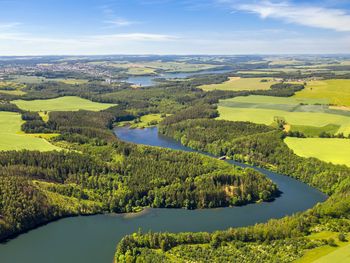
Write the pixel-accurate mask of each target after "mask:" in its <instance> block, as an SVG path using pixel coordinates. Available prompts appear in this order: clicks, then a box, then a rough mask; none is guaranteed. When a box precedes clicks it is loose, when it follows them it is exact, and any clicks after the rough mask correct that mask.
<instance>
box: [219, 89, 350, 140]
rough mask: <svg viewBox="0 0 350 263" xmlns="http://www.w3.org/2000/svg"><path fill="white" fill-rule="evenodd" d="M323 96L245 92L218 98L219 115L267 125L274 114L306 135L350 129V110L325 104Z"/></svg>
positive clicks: (349, 130) (326, 101)
mask: <svg viewBox="0 0 350 263" xmlns="http://www.w3.org/2000/svg"><path fill="white" fill-rule="evenodd" d="M327 103H328V100H327V99H314V98H296V97H288V98H284V97H271V96H246V97H236V98H232V99H226V100H221V101H220V103H219V106H220V107H219V111H220V115H221V118H223V119H230V120H245V121H251V122H255V123H262V124H267V125H270V124H272V123H273V122H274V118H275V117H279V118H282V119H284V120H285V121H286V122H287V123H288V124H289V126H291V129H290V130H291V131H300V132H303V133H304V134H305V135H307V136H311V137H312V136H319V134H320V133H321V132H327V133H330V134H335V133H337V132H344V133H346V134H348V133H349V132H350V123H349V121H350V111H345V110H344V109H343V108H334V107H329V106H328V105H327Z"/></svg>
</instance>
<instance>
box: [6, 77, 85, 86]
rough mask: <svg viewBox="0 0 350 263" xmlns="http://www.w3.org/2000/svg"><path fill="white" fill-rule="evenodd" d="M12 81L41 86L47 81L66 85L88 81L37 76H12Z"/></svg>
mask: <svg viewBox="0 0 350 263" xmlns="http://www.w3.org/2000/svg"><path fill="white" fill-rule="evenodd" d="M11 79H12V81H14V82H17V83H28V84H39V83H42V82H47V81H57V82H63V83H65V84H71V85H74V84H85V83H87V82H88V80H85V79H73V78H45V77H37V76H24V75H15V76H11Z"/></svg>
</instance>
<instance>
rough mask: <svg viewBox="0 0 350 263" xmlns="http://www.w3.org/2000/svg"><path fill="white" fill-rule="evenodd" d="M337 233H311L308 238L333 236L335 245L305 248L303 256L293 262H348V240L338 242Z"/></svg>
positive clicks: (349, 245) (349, 252)
mask: <svg viewBox="0 0 350 263" xmlns="http://www.w3.org/2000/svg"><path fill="white" fill-rule="evenodd" d="M338 235H339V233H337V232H329V231H324V232H320V233H313V234H311V235H310V236H308V238H309V239H310V240H328V239H329V238H333V239H334V240H335V244H336V246H329V245H324V246H321V247H317V248H314V249H310V250H307V251H306V253H305V254H304V256H303V257H301V258H300V259H298V260H296V261H294V263H333V262H334V263H347V262H350V244H349V242H340V241H339V240H338Z"/></svg>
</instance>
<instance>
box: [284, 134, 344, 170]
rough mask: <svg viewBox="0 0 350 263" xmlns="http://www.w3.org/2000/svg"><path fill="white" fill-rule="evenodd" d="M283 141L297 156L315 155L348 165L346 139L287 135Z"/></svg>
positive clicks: (328, 160)
mask: <svg viewBox="0 0 350 263" xmlns="http://www.w3.org/2000/svg"><path fill="white" fill-rule="evenodd" d="M285 143H286V144H287V145H288V147H289V148H290V149H292V150H293V151H294V153H295V154H297V155H299V156H302V157H315V158H317V159H320V160H322V161H325V162H331V163H333V164H345V165H347V166H350V140H348V139H336V138H294V137H288V138H286V139H285Z"/></svg>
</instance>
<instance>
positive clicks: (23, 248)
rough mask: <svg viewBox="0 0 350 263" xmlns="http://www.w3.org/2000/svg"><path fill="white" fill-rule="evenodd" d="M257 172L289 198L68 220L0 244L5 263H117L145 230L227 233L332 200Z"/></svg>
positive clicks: (163, 141)
mask: <svg viewBox="0 0 350 263" xmlns="http://www.w3.org/2000/svg"><path fill="white" fill-rule="evenodd" d="M115 133H116V135H117V136H118V137H119V138H121V139H122V140H125V141H129V142H134V143H140V144H147V145H153V146H159V147H166V148H172V149H176V150H184V151H193V150H191V149H189V148H187V147H184V146H183V145H181V144H180V143H178V142H176V141H174V140H172V139H170V138H167V137H164V136H160V135H158V131H157V128H148V129H142V130H141V129H133V130H129V129H128V128H125V127H123V128H117V129H116V130H115ZM229 162H231V163H234V162H233V161H229ZM237 164H238V163H237ZM239 165H241V164H239ZM243 166H244V165H243ZM256 169H257V170H259V171H261V172H263V173H264V174H266V175H267V176H268V177H269V178H271V179H272V180H273V181H274V182H275V183H276V184H277V185H278V187H279V189H280V190H281V191H282V192H283V194H282V195H281V197H279V198H277V199H276V200H275V201H274V202H270V203H261V204H249V205H246V206H242V207H233V208H219V209H203V210H194V211H189V210H184V209H147V210H146V211H144V212H142V213H140V214H138V215H130V214H129V215H111V214H109V215H96V216H89V217H81V216H80V217H72V218H65V219H61V220H59V221H56V222H52V223H50V224H48V225H45V226H42V227H39V228H37V229H35V230H32V231H29V232H28V233H25V234H22V235H20V236H19V237H17V238H15V239H13V240H11V241H9V242H8V243H6V244H0V262H1V263H24V262H25V263H41V262H42V263H105V262H106V263H111V262H112V259H113V255H114V252H115V247H116V244H117V243H118V241H119V240H120V239H121V238H122V237H123V236H125V235H127V234H130V233H133V232H136V231H138V229H139V228H141V229H142V230H143V231H148V230H152V231H169V232H183V231H194V232H195V231H214V230H219V229H220V230H223V229H227V228H229V227H235V226H247V225H252V224H255V223H258V222H266V221H267V220H269V219H271V218H281V217H283V216H286V215H291V214H293V213H295V212H298V211H304V210H306V209H308V208H311V207H312V206H314V205H315V204H316V203H317V202H322V201H324V200H325V199H326V196H325V195H324V194H322V193H321V192H319V191H318V190H316V189H314V188H311V187H309V186H308V185H306V184H303V183H301V182H299V181H296V180H294V179H292V178H290V177H287V176H283V175H278V174H276V173H272V172H270V171H267V170H264V169H260V168H256Z"/></svg>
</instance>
